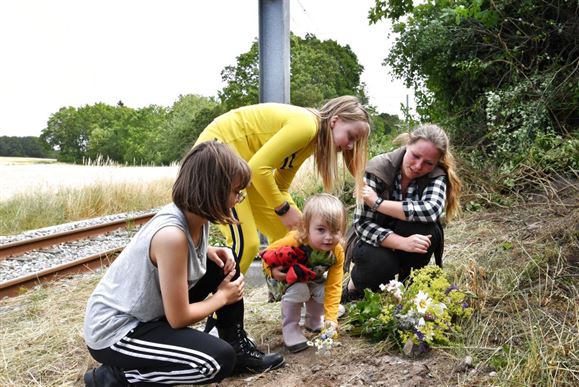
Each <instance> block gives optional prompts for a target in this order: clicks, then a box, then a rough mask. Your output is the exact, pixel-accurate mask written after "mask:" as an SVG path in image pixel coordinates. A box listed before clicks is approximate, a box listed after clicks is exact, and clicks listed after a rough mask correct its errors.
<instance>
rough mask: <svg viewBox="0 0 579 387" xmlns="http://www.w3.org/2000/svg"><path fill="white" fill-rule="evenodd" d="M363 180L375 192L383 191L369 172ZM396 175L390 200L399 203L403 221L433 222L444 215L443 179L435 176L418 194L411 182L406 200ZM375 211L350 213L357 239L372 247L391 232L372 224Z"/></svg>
mask: <svg viewBox="0 0 579 387" xmlns="http://www.w3.org/2000/svg"><path fill="white" fill-rule="evenodd" d="M364 181H365V182H366V184H368V186H369V187H370V188H372V189H373V190H374V191H376V192H377V193H380V192H383V191H384V189H385V187H384V183H383V182H382V181H381V180H379V179H378V178H376V176H374V175H373V174H371V173H366V176H364ZM400 181H401V176H400V173H399V174H398V176H396V179H395V180H394V189H393V192H392V197H391V198H390V200H395V201H399V202H402V209H403V210H404V215H405V216H406V220H407V221H411V222H422V223H430V222H435V221H437V220H438V218H439V217H440V216H441V215H442V213H443V212H444V203H445V201H446V177H445V176H439V177H437V178H435V179H434V180H432V182H431V183H430V184H428V185H427V186H426V187H425V188H424V191H423V193H422V196H420V195H419V193H418V185H417V184H416V181H413V182H412V183H410V185H409V186H408V192H407V193H406V198H404V197H403V196H402V187H401V185H400ZM377 214H378V212H376V211H372V210H371V209H370V207H368V206H367V205H365V204H364V206H361V207H357V208H356V211H355V212H354V225H355V227H356V231H357V233H358V235H359V236H360V238H361V239H362V240H363V241H364V242H366V243H368V244H370V245H372V246H376V247H378V246H380V244H381V243H382V241H383V240H384V239H385V238H386V237H387V236H388V235H390V234H391V233H392V230H391V229H389V228H387V227H382V226H380V225H378V224H377V223H376V219H377Z"/></svg>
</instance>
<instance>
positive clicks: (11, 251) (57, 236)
mask: <svg viewBox="0 0 579 387" xmlns="http://www.w3.org/2000/svg"><path fill="white" fill-rule="evenodd" d="M154 215H155V213H148V214H144V215H138V216H134V217H130V218H127V219H122V220H115V221H112V222H107V223H102V224H98V225H94V226H87V227H82V228H78V229H76V230H70V231H63V232H58V233H54V234H50V235H45V236H41V237H37V238H30V239H24V240H21V241H16V242H10V243H5V244H3V245H0V259H6V258H9V257H12V256H15V255H22V254H24V253H27V252H29V251H33V250H38V249H41V248H43V247H50V246H54V245H57V244H59V243H63V242H70V241H76V240H79V239H83V238H89V237H91V236H95V235H101V234H105V233H107V232H111V231H114V230H118V229H120V228H124V227H129V226H131V225H138V224H144V223H146V222H148V221H149V220H150V219H151V218H152V217H153V216H154Z"/></svg>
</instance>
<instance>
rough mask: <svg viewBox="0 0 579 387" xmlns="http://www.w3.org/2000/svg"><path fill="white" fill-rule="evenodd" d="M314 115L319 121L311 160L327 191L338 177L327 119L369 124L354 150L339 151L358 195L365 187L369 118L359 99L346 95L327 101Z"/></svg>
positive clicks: (336, 157)
mask: <svg viewBox="0 0 579 387" xmlns="http://www.w3.org/2000/svg"><path fill="white" fill-rule="evenodd" d="M314 113H316V115H317V116H318V118H319V120H320V130H319V131H318V138H317V143H316V150H315V155H314V160H315V164H316V169H317V171H318V173H319V174H320V176H321V177H322V181H323V184H324V189H325V190H326V191H330V190H331V189H332V188H333V186H334V182H335V181H336V180H337V178H338V155H337V151H336V144H335V143H334V138H333V134H332V129H331V127H330V120H331V119H332V117H334V116H337V117H339V118H341V119H342V120H344V121H364V122H366V123H367V124H368V131H367V132H366V135H365V136H364V137H362V138H361V139H360V140H358V141H356V143H355V144H354V147H353V149H352V150H344V151H342V156H343V162H344V164H345V166H346V168H348V170H349V171H350V173H351V174H352V176H353V177H354V180H355V182H356V195H357V197H358V196H360V195H361V188H362V187H363V186H364V169H365V168H366V161H367V160H368V136H369V135H370V124H371V120H370V115H369V114H368V112H367V111H366V109H364V107H363V106H362V104H361V103H360V101H359V100H358V98H356V97H353V96H349V95H346V96H342V97H337V98H334V99H331V100H329V101H328V102H326V104H325V105H324V106H322V108H321V109H319V110H318V111H314ZM358 194H359V195H358ZM360 197H361V196H360ZM360 197H358V199H360Z"/></svg>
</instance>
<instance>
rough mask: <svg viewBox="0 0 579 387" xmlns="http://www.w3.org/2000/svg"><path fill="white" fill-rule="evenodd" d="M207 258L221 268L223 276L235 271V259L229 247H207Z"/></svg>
mask: <svg viewBox="0 0 579 387" xmlns="http://www.w3.org/2000/svg"><path fill="white" fill-rule="evenodd" d="M207 258H209V259H210V260H212V261H213V262H215V263H216V264H217V266H219V267H221V268H223V273H224V274H225V275H227V274H229V273H230V272H231V271H232V270H234V269H235V258H234V257H233V252H232V251H231V249H230V248H229V247H213V246H208V247H207Z"/></svg>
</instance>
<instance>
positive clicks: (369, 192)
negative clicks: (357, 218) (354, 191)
mask: <svg viewBox="0 0 579 387" xmlns="http://www.w3.org/2000/svg"><path fill="white" fill-rule="evenodd" d="M362 199H364V203H366V205H367V206H368V207H372V206H373V205H374V203H376V199H378V194H376V191H374V190H373V189H372V188H370V186H368V185H367V184H366V185H364V188H362Z"/></svg>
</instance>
